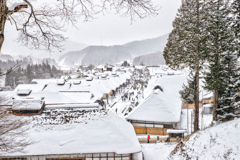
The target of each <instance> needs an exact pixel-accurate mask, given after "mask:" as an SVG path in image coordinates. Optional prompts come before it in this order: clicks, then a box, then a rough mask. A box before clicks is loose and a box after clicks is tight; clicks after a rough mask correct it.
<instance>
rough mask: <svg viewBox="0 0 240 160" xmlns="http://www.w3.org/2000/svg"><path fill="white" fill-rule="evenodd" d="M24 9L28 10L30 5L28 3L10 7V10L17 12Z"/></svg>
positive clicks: (14, 4)
mask: <svg viewBox="0 0 240 160" xmlns="http://www.w3.org/2000/svg"><path fill="white" fill-rule="evenodd" d="M22 8H28V5H27V3H26V2H21V3H13V4H12V5H11V6H10V7H8V10H9V11H15V12H17V11H19V10H20V9H22Z"/></svg>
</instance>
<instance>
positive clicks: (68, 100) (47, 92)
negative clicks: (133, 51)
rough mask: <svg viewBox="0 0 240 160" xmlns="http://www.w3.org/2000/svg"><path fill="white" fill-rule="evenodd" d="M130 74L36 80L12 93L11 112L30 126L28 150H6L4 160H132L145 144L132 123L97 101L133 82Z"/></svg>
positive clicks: (114, 73)
mask: <svg viewBox="0 0 240 160" xmlns="http://www.w3.org/2000/svg"><path fill="white" fill-rule="evenodd" d="M130 78H131V74H130V73H128V72H126V73H125V72H111V71H109V72H104V73H103V74H101V73H98V74H94V75H91V76H88V77H85V78H82V79H79V78H74V79H68V80H64V79H58V80H57V79H33V80H32V82H31V84H21V85H18V86H17V87H16V88H15V90H14V91H13V92H8V93H7V95H8V96H10V97H11V98H12V101H11V105H10V106H11V110H12V111H13V113H14V114H15V115H13V118H14V116H16V117H17V116H19V115H25V116H24V119H28V120H29V121H30V122H31V123H30V124H28V125H27V126H25V127H28V130H27V132H26V133H25V134H26V136H27V137H28V139H29V140H30V141H31V142H32V143H31V144H30V145H28V146H27V147H26V148H25V149H24V152H14V153H7V152H3V151H1V153H0V155H1V159H21V160H26V159H27V160H53V159H78V160H95V159H105V160H132V159H134V157H136V156H139V154H140V156H141V146H140V144H139V141H138V139H137V137H136V134H135V132H134V129H133V127H132V125H131V124H130V123H128V122H127V121H125V120H124V119H122V118H120V117H118V116H117V115H115V114H113V113H111V112H107V110H105V109H104V107H102V106H101V105H100V103H98V102H99V101H102V100H104V99H106V98H108V97H109V96H111V95H112V94H114V92H116V90H117V89H119V88H121V87H122V86H124V85H126V84H127V83H129V80H130Z"/></svg>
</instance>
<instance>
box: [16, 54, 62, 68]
mask: <svg viewBox="0 0 240 160" xmlns="http://www.w3.org/2000/svg"><path fill="white" fill-rule="evenodd" d="M14 59H15V60H23V61H24V64H22V65H21V67H22V68H25V67H27V64H30V65H34V64H42V62H44V63H46V62H48V64H49V65H50V66H53V65H54V66H55V67H56V68H59V66H58V63H57V62H56V61H55V59H53V58H43V59H42V58H35V57H33V56H22V55H19V56H16V57H14Z"/></svg>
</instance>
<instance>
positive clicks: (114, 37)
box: [2, 0, 181, 57]
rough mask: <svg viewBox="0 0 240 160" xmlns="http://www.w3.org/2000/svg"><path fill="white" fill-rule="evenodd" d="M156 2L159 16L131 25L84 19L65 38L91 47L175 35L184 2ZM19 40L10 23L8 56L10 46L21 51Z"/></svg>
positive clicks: (116, 18) (117, 20)
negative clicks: (176, 24)
mask: <svg viewBox="0 0 240 160" xmlns="http://www.w3.org/2000/svg"><path fill="white" fill-rule="evenodd" d="M153 1H154V3H155V4H156V5H158V6H160V7H161V9H160V10H159V11H158V15H157V16H156V17H151V18H146V19H142V20H139V19H137V20H136V21H135V22H133V23H132V24H131V22H130V19H129V18H126V17H120V16H119V15H114V14H107V15H104V16H103V15H101V14H100V15H98V17H97V19H95V20H93V21H91V22H83V21H81V20H80V21H79V22H78V23H77V25H76V26H77V27H78V29H76V28H74V27H71V26H69V27H68V31H67V32H66V33H64V35H66V36H67V37H69V39H70V40H71V41H74V42H79V43H84V44H88V45H117V44H124V43H127V42H131V41H134V40H143V39H147V38H155V37H158V36H160V35H164V34H166V33H169V32H171V30H172V21H173V20H174V18H175V15H176V13H177V9H178V8H179V7H180V4H181V0H153ZM16 38H17V31H16V30H15V28H14V26H11V25H10V24H9V23H8V24H7V25H6V29H5V42H4V45H3V50H2V52H3V53H4V54H12V53H5V52H6V51H7V50H6V47H8V46H9V45H10V46H12V48H18V44H17V43H16V42H14V40H15V39H16ZM4 46H5V47H4ZM20 48H21V47H20ZM24 50H25V49H24ZM15 54H17V53H15ZM38 57H39V56H38Z"/></svg>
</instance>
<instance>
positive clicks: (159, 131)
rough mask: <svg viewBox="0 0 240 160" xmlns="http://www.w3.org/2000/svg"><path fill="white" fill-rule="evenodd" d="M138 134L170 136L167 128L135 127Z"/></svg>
mask: <svg viewBox="0 0 240 160" xmlns="http://www.w3.org/2000/svg"><path fill="white" fill-rule="evenodd" d="M134 130H135V132H136V134H152V135H168V133H167V128H152V127H137V126H134Z"/></svg>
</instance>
